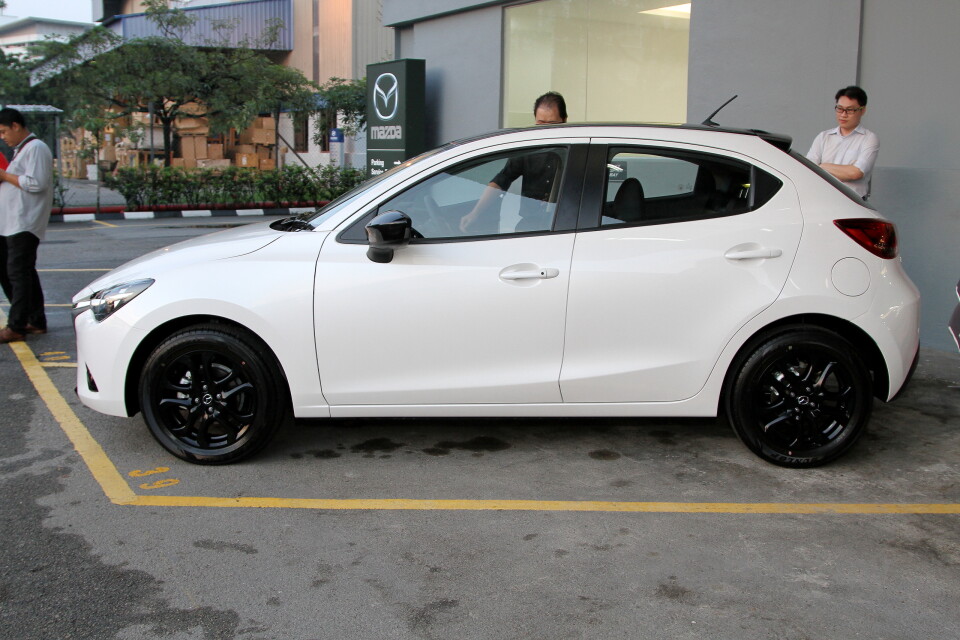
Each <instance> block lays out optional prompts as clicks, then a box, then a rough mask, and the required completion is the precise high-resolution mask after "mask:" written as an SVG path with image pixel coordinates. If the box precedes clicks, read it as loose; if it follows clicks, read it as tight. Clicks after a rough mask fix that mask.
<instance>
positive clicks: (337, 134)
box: [330, 129, 343, 144]
mask: <svg viewBox="0 0 960 640" xmlns="http://www.w3.org/2000/svg"><path fill="white" fill-rule="evenodd" d="M335 142H343V129H330V144H334V143H335Z"/></svg>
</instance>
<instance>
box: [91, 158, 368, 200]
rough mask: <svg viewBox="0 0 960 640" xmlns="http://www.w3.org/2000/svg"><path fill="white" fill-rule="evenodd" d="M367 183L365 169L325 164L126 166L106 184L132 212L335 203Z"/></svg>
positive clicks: (106, 181)
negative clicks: (164, 207)
mask: <svg viewBox="0 0 960 640" xmlns="http://www.w3.org/2000/svg"><path fill="white" fill-rule="evenodd" d="M365 179H366V176H365V174H364V172H363V171H361V170H359V169H352V168H340V167H333V166H325V167H321V168H317V169H308V168H306V167H302V166H286V167H283V168H282V169H275V170H268V171H258V170H256V169H248V168H244V167H222V168H220V167H218V168H209V169H191V170H185V169H180V168H174V167H155V166H144V167H123V168H121V169H119V170H118V171H117V173H116V175H105V176H104V184H106V186H107V188H109V189H113V190H114V191H117V192H118V193H120V195H122V196H123V197H124V198H125V199H126V201H127V206H128V207H130V208H140V207H152V206H156V205H190V206H195V205H214V204H228V203H236V204H256V203H299V202H317V201H322V200H332V199H334V198H336V197H337V196H339V195H340V194H342V193H345V192H347V191H349V190H350V189H352V188H353V187H355V186H357V185H358V184H360V183H361V182H363V181H364V180H365Z"/></svg>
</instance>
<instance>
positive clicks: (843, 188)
mask: <svg viewBox="0 0 960 640" xmlns="http://www.w3.org/2000/svg"><path fill="white" fill-rule="evenodd" d="M790 155H791V156H793V157H794V158H796V159H797V160H799V161H800V162H802V163H803V164H805V165H807V166H808V167H810V169H811V170H812V171H813V172H814V173H816V174H817V175H819V176H820V177H821V178H823V179H824V180H826V181H827V182H829V183H830V184H832V185H833V186H834V187H836V188H837V190H838V191H840V193H842V194H843V195H845V196H847V197H848V198H850V199H851V200H853V201H854V202H856V203H857V204H859V205H863V206H864V207H867V208H869V209H873V210H874V211H876V207H874V206H873V205H872V204H870V203H869V202H867V201H866V200H864V199H863V198H861V197H860V194H859V193H857V192H856V191H854V190H853V189H851V188H850V187H848V186H847V185H845V184H844V183H843V182H841V181H840V180H837V179H836V178H835V177H833V176H832V175H830V173H829V172H828V171H827V170H826V169H824V168H823V167H821V166H820V165H818V164H817V163H815V162H813V161H812V160H810V158H808V157H806V156H805V155H803V154H801V153H797V152H796V151H791V152H790Z"/></svg>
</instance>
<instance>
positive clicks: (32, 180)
mask: <svg viewBox="0 0 960 640" xmlns="http://www.w3.org/2000/svg"><path fill="white" fill-rule="evenodd" d="M20 154H21V155H22V156H23V162H21V163H19V164H18V165H17V166H18V167H20V169H18V171H21V172H22V173H20V174H19V175H18V174H14V173H10V172H9V171H5V170H0V180H3V181H4V182H9V183H10V184H12V185H13V186H15V187H17V188H18V189H22V190H24V191H28V192H30V193H39V192H41V191H45V190H47V189H49V188H50V185H51V184H52V183H53V156H51V155H50V150H49V149H47V147H46V145H42V144H36V143H33V144H29V145H27V146H26V147H24V148H23V149H22V150H21V151H20Z"/></svg>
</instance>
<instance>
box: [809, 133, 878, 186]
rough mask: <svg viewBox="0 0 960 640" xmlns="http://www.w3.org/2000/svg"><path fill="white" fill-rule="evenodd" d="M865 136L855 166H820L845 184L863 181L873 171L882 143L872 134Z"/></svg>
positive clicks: (824, 164) (826, 164)
mask: <svg viewBox="0 0 960 640" xmlns="http://www.w3.org/2000/svg"><path fill="white" fill-rule="evenodd" d="M864 135H865V136H866V138H865V139H864V141H863V144H861V145H860V152H859V153H858V154H857V159H856V160H854V161H853V164H829V163H822V164H821V165H820V166H821V167H823V168H824V169H825V170H826V171H827V172H829V173H830V175H832V176H834V177H835V178H838V179H839V180H843V181H844V182H852V181H853V180H860V179H862V178H863V177H864V176H865V175H867V174H868V173H870V172H871V171H872V170H873V165H874V164H875V163H876V162H877V153H878V152H879V151H880V141H879V140H878V139H877V136H876V135H874V134H873V133H872V132H871V133H867V134H864Z"/></svg>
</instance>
